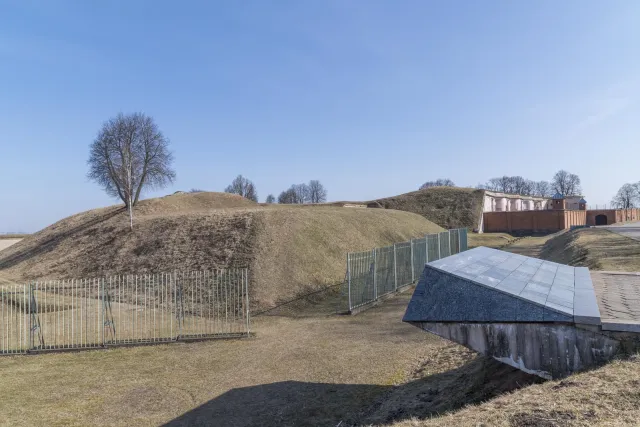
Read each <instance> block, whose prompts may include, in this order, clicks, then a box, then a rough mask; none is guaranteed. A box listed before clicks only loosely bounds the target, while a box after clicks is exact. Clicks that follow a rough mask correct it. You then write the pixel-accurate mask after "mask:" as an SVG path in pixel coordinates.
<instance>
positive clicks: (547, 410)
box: [390, 357, 640, 427]
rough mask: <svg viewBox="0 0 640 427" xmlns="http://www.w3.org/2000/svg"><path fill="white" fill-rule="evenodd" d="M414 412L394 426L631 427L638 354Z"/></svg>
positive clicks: (639, 411) (639, 413)
mask: <svg viewBox="0 0 640 427" xmlns="http://www.w3.org/2000/svg"><path fill="white" fill-rule="evenodd" d="M423 414H424V413H422V414H420V415H414V416H412V417H411V418H410V419H409V420H403V421H398V422H395V423H391V424H390V425H393V426H394V427H427V426H446V427H449V426H504V427H519V426H525V427H527V426H530V427H556V426H558V427H559V426H585V427H587V426H637V425H638V422H639V421H638V420H640V358H638V357H636V358H635V359H633V360H626V361H615V362H613V363H610V364H609V365H607V366H604V367H602V368H599V369H597V370H594V371H591V372H585V373H581V374H578V375H573V376H571V377H570V378H567V379H565V380H562V381H548V382H545V383H543V384H536V385H529V386H527V387H526V388H522V389H519V390H515V391H513V392H511V393H507V394H504V395H502V396H499V397H497V398H494V399H492V400H490V401H487V402H485V403H482V404H479V405H471V406H468V407H466V408H464V409H462V410H459V411H457V412H452V413H448V414H446V415H442V416H439V417H433V418H432V417H431V416H425V415H423Z"/></svg>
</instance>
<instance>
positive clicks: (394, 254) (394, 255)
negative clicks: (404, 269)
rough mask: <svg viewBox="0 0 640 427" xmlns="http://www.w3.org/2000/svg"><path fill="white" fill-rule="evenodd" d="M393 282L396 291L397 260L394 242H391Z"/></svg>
mask: <svg viewBox="0 0 640 427" xmlns="http://www.w3.org/2000/svg"><path fill="white" fill-rule="evenodd" d="M393 283H394V288H395V291H396V292H398V260H397V258H396V244H395V243H394V244H393Z"/></svg>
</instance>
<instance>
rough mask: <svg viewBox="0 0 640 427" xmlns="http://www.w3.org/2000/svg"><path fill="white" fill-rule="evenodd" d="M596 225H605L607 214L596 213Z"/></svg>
mask: <svg viewBox="0 0 640 427" xmlns="http://www.w3.org/2000/svg"><path fill="white" fill-rule="evenodd" d="M596 225H607V216H606V215H604V214H600V215H596Z"/></svg>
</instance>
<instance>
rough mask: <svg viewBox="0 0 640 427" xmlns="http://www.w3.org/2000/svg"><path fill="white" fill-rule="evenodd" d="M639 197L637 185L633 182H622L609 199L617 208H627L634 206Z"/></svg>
mask: <svg viewBox="0 0 640 427" xmlns="http://www.w3.org/2000/svg"><path fill="white" fill-rule="evenodd" d="M639 199H640V194H638V187H637V186H636V185H634V184H624V185H623V186H622V187H620V189H619V190H618V193H617V194H616V195H615V197H614V198H613V200H611V204H612V205H613V206H615V207H617V208H619V209H629V208H633V207H635V206H636V205H637V204H638V200H639Z"/></svg>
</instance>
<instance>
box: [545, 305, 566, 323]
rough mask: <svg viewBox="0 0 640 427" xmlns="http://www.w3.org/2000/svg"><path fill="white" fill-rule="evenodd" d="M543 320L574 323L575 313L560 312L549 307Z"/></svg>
mask: <svg viewBox="0 0 640 427" xmlns="http://www.w3.org/2000/svg"><path fill="white" fill-rule="evenodd" d="M543 322H554V323H555V322H562V323H573V314H569V313H559V312H558V311H555V310H554V309H550V308H547V309H545V311H544V314H543Z"/></svg>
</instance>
